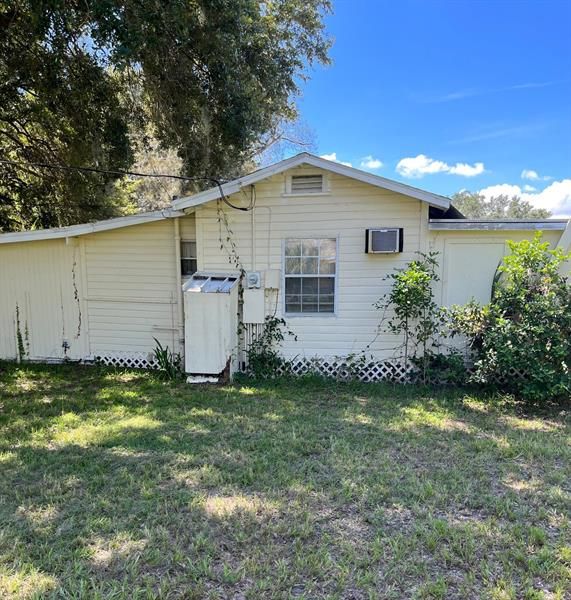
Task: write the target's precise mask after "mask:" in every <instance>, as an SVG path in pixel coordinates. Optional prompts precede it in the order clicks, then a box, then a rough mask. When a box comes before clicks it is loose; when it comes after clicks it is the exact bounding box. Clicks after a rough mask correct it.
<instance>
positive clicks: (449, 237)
mask: <svg viewBox="0 0 571 600" xmlns="http://www.w3.org/2000/svg"><path fill="white" fill-rule="evenodd" d="M534 234H535V232H534V231H432V232H431V235H430V247H431V249H432V250H435V251H436V252H438V253H439V256H438V261H439V263H440V282H438V284H437V289H436V290H435V292H436V297H437V300H438V301H439V302H440V303H441V304H443V305H452V304H464V303H465V302H467V301H468V300H470V299H471V298H474V299H475V300H477V301H478V302H481V303H486V302H489V300H490V294H491V289H492V280H493V277H494V273H495V272H496V268H497V267H498V264H499V262H500V261H501V259H502V257H503V256H505V255H506V254H507V253H508V252H509V248H508V246H507V240H514V241H521V240H524V239H531V238H533V236H534ZM560 237H561V232H560V231H546V232H544V234H543V240H544V241H546V242H549V243H550V244H551V246H552V247H555V246H557V243H558V241H559V239H560Z"/></svg>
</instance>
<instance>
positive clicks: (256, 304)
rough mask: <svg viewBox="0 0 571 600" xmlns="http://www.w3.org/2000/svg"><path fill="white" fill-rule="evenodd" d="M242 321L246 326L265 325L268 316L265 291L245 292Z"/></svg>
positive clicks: (253, 290)
mask: <svg viewBox="0 0 571 600" xmlns="http://www.w3.org/2000/svg"><path fill="white" fill-rule="evenodd" d="M243 300H244V304H243V306H242V321H243V322H244V323H246V324H250V323H263V322H264V318H265V316H266V306H265V304H266V302H265V300H266V294H265V292H264V290H257V289H252V290H244V298H243Z"/></svg>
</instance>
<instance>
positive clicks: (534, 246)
mask: <svg viewBox="0 0 571 600" xmlns="http://www.w3.org/2000/svg"><path fill="white" fill-rule="evenodd" d="M508 245H509V248H510V250H511V254H510V255H508V256H506V257H505V258H504V260H503V264H502V265H501V266H500V267H499V268H498V274H499V277H498V278H497V281H496V284H495V286H494V292H493V296H492V299H491V302H490V304H489V305H486V306H478V305H477V304H476V303H474V302H471V303H469V304H467V305H466V306H464V307H453V308H452V309H451V310H449V311H448V317H449V325H450V328H451V332H452V334H453V335H455V334H463V335H465V336H466V337H467V338H468V341H469V345H470V348H471V349H472V351H473V354H474V359H475V372H474V377H473V378H474V380H476V381H478V382H481V383H499V385H500V386H501V387H503V388H504V389H505V390H506V391H510V392H512V393H514V394H515V395H517V396H518V397H521V398H523V399H526V400H530V401H541V400H557V399H561V398H569V395H570V394H571V375H570V373H569V368H570V366H571V288H570V287H569V285H568V282H567V279H566V277H564V276H563V275H562V274H561V273H560V267H561V265H562V263H563V262H565V261H566V260H569V258H570V257H571V255H569V254H565V253H564V252H563V251H562V250H561V249H555V250H550V249H549V244H548V243H546V242H542V241H541V234H537V235H536V236H535V238H534V239H533V240H524V241H521V242H508Z"/></svg>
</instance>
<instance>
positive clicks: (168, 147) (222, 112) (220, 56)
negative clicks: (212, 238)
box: [0, 0, 330, 230]
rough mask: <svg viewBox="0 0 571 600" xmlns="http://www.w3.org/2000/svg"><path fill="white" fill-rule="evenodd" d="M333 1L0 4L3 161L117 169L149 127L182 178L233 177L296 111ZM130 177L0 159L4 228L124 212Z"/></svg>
mask: <svg viewBox="0 0 571 600" xmlns="http://www.w3.org/2000/svg"><path fill="white" fill-rule="evenodd" d="M329 10H330V1H329V0H273V1H272V2H260V1H259V0H161V1H158V0H125V1H122V2H121V1H117V0H82V1H81V2H75V1H74V2H63V1H62V0H22V1H21V2H18V3H14V2H2V1H0V158H2V159H9V160H13V161H18V162H23V163H33V162H36V163H38V162H39V163H48V164H55V165H81V166H94V167H97V168H100V169H106V170H126V169H128V168H129V167H130V166H131V165H132V164H133V161H134V155H135V150H136V146H137V143H138V142H136V141H134V140H135V139H137V140H139V141H140V139H141V133H140V132H148V131H152V137H153V140H156V142H157V143H158V146H159V148H160V150H161V151H164V152H166V153H167V155H168V156H172V154H173V152H174V153H175V156H177V157H178V159H179V160H180V164H181V170H182V172H183V173H184V174H185V175H188V176H193V177H197V178H199V177H216V178H220V179H223V178H226V177H231V176H235V175H237V174H239V173H240V170H241V168H242V166H243V165H244V164H245V163H247V161H249V160H250V159H251V157H252V155H253V154H255V152H257V151H258V150H259V149H260V147H261V148H263V147H265V146H266V145H267V143H268V140H272V139H273V138H274V137H275V136H276V132H277V131H278V130H279V127H280V124H282V123H283V122H284V121H286V122H287V121H290V120H293V119H295V117H296V108H295V96H296V94H297V93H298V92H299V87H298V86H299V84H300V82H302V81H303V80H304V79H305V78H306V77H307V72H308V68H309V67H310V66H311V65H313V64H315V63H327V62H328V56H327V52H328V48H329V40H328V39H327V37H326V35H325V32H324V24H323V15H324V13H325V12H327V11H329ZM142 135H143V136H144V135H145V134H144V133H143V134H142ZM153 143H154V142H153ZM169 153H170V154H169ZM128 185H129V184H128V183H126V182H125V181H124V180H123V179H122V178H121V177H120V176H118V175H111V174H97V173H91V174H86V173H79V172H75V173H74V172H66V171H62V170H57V169H39V168H34V167H29V166H14V165H6V164H0V230H17V229H25V228H33V227H49V226H54V225H68V224H71V223H76V222H80V221H86V220H91V219H95V218H105V217H108V216H112V215H113V214H117V213H118V212H122V211H123V212H124V211H128V210H130V209H132V208H133V207H131V206H130V205H129V198H130V196H129V193H128V191H129V190H128ZM126 187H127V189H126Z"/></svg>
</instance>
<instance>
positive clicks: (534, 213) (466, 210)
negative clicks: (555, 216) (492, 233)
mask: <svg viewBox="0 0 571 600" xmlns="http://www.w3.org/2000/svg"><path fill="white" fill-rule="evenodd" d="M452 204H453V205H454V206H455V207H456V208H457V209H458V210H459V211H460V212H461V213H462V214H463V215H464V216H465V217H467V218H469V219H548V218H549V217H551V212H550V211H549V210H547V209H545V208H534V207H533V205H532V204H531V203H530V202H529V201H528V200H525V199H523V198H521V197H520V196H511V197H510V196H507V195H505V194H501V195H499V196H492V197H491V198H485V197H484V196H482V194H478V193H475V192H467V191H464V192H458V193H457V194H454V195H453V196H452Z"/></svg>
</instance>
